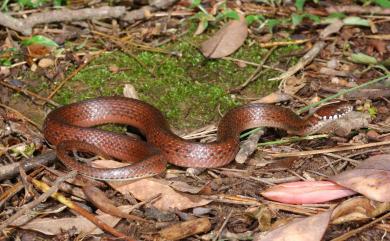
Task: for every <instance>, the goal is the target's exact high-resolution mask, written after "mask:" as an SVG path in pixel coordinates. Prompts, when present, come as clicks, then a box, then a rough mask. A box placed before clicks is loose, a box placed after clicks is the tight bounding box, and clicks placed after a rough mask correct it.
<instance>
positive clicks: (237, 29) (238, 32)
mask: <svg viewBox="0 0 390 241" xmlns="http://www.w3.org/2000/svg"><path fill="white" fill-rule="evenodd" d="M247 36H248V26H247V25H246V21H245V18H244V17H243V16H240V20H232V21H230V22H228V23H227V24H226V25H225V26H223V27H222V28H221V29H220V30H219V31H218V32H217V33H215V34H214V36H212V37H211V38H209V39H208V40H206V41H205V42H203V43H202V44H201V46H200V48H201V51H202V53H203V55H204V56H206V57H207V58H213V59H214V58H222V57H226V56H228V55H230V54H232V53H233V52H234V51H236V50H237V49H238V48H240V47H241V45H242V44H243V43H244V41H245V39H246V37H247Z"/></svg>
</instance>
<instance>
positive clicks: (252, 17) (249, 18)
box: [245, 15, 265, 25]
mask: <svg viewBox="0 0 390 241" xmlns="http://www.w3.org/2000/svg"><path fill="white" fill-rule="evenodd" d="M245 20H246V23H247V24H248V25H251V24H252V23H254V22H257V21H259V22H264V21H265V18H264V17H263V15H248V16H246V17H245Z"/></svg>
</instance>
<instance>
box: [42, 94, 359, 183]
mask: <svg viewBox="0 0 390 241" xmlns="http://www.w3.org/2000/svg"><path fill="white" fill-rule="evenodd" d="M351 111H352V106H351V105H350V104H348V102H339V103H336V104H331V105H325V106H323V107H321V108H319V109H317V110H316V111H315V112H314V113H313V114H311V115H308V116H307V117H305V118H301V117H300V116H299V115H297V114H295V113H294V112H293V111H292V110H291V109H289V108H284V107H281V106H276V105H272V104H259V103H249V104H244V105H241V106H238V107H236V108H233V109H231V110H230V111H228V112H227V113H226V114H225V115H224V116H223V117H222V118H221V120H220V121H219V124H218V128H217V138H216V141H214V142H210V143H200V142H196V141H191V140H185V139H183V138H181V137H179V136H178V135H176V134H174V133H173V131H172V130H171V129H170V126H169V124H168V122H167V120H166V118H165V117H164V115H163V114H162V112H160V111H159V110H158V109H157V108H155V107H153V106H152V105H150V104H148V103H146V102H143V101H141V100H137V99H132V98H127V97H120V96H109V97H98V98H93V99H87V100H84V101H80V102H75V103H72V104H68V105H64V106H62V107H59V108H57V109H54V110H53V111H51V112H50V113H49V114H48V115H47V117H46V119H45V121H44V124H43V134H44V137H45V138H46V140H47V141H48V142H49V143H50V144H52V145H54V147H55V149H56V153H57V157H58V159H60V160H61V161H62V162H63V163H64V165H65V166H66V167H68V168H70V169H73V170H76V171H77V172H78V173H79V174H82V175H84V176H87V177H90V178H93V179H99V180H112V181H115V180H118V181H120V180H131V179H139V178H144V177H150V176H154V175H157V174H159V173H161V172H163V171H164V170H165V168H166V166H167V164H168V163H169V164H173V165H176V166H180V167H194V168H217V167H222V166H225V165H227V164H228V163H230V162H231V161H232V160H233V159H234V158H235V156H236V154H237V152H238V150H239V144H240V134H241V133H242V132H243V131H245V130H248V129H252V128H255V127H273V128H279V129H284V130H286V131H287V132H288V133H289V134H293V135H300V136H304V135H309V134H312V133H315V132H317V131H319V130H320V129H321V128H323V127H324V126H325V125H327V124H329V123H331V122H333V121H335V120H337V119H339V118H341V117H343V116H344V115H346V114H347V113H349V112H351ZM110 123H111V124H112V123H115V124H122V125H128V126H132V127H134V128H136V129H138V130H139V132H140V133H141V134H142V135H143V136H144V137H145V139H146V140H140V139H139V138H138V139H137V138H134V137H132V136H129V135H126V134H122V133H116V132H113V131H106V130H103V129H101V128H96V127H97V126H100V125H104V124H110ZM75 150H77V151H78V152H88V153H94V154H96V155H99V156H102V157H106V158H114V159H119V160H121V161H125V162H129V163H130V164H129V165H126V166H122V167H116V168H98V167H93V166H91V165H88V164H86V163H81V162H79V161H77V160H76V158H75V156H74V154H72V153H74V151H75Z"/></svg>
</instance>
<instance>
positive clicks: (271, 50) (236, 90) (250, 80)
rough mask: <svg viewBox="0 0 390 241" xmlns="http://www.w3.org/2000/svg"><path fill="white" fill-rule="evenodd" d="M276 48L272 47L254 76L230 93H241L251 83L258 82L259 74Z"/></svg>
mask: <svg viewBox="0 0 390 241" xmlns="http://www.w3.org/2000/svg"><path fill="white" fill-rule="evenodd" d="M276 48H277V47H276V46H275V47H272V48H271V49H270V50H269V51H268V52H267V54H266V55H265V56H264V58H263V59H262V60H261V62H260V64H259V65H258V66H257V68H256V70H255V71H254V72H253V73H252V75H251V76H250V77H249V78H248V79H247V80H246V81H245V82H244V83H243V84H242V85H240V86H238V87H236V88H234V89H232V90H231V91H230V92H231V93H235V92H239V91H240V90H242V89H244V88H245V87H246V86H247V85H248V84H249V83H251V82H253V81H254V80H256V79H257V78H258V73H259V72H260V71H261V70H262V69H263V65H264V64H265V62H266V61H267V60H268V58H269V56H271V54H272V53H273V52H274V50H275V49H276Z"/></svg>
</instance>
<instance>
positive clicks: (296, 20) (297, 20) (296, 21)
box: [291, 13, 303, 26]
mask: <svg viewBox="0 0 390 241" xmlns="http://www.w3.org/2000/svg"><path fill="white" fill-rule="evenodd" d="M302 20H303V15H298V14H295V13H293V14H292V15H291V21H292V24H293V25H294V26H297V25H299V24H300V23H301V22H302Z"/></svg>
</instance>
